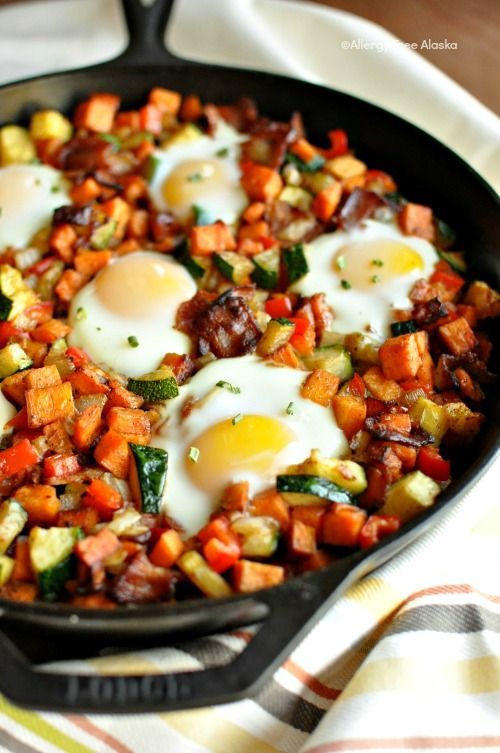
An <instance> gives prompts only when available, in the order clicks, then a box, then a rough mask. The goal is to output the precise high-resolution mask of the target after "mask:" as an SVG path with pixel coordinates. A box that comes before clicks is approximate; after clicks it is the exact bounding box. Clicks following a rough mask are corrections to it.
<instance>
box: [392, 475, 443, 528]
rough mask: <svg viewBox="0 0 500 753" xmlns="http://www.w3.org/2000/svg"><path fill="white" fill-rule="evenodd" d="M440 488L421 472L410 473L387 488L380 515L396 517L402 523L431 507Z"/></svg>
mask: <svg viewBox="0 0 500 753" xmlns="http://www.w3.org/2000/svg"><path fill="white" fill-rule="evenodd" d="M440 491H441V487H440V486H439V484H437V483H436V482H435V481H433V479H431V478H429V476H426V475H425V474H424V473H422V472H421V471H412V472H411V473H408V474H407V475H406V476H403V478H400V479H399V480H398V481H396V482H395V483H394V484H392V486H390V487H389V489H388V490H387V493H386V495H385V502H384V504H383V506H382V507H381V509H380V510H379V511H378V513H379V514H380V515H397V517H398V518H399V519H400V520H401V522H402V523H406V521H407V520H411V519H412V518H414V517H415V516H416V515H418V514H419V513H421V512H423V511H424V510H426V509H427V508H428V507H431V506H432V505H433V504H434V502H435V499H436V497H437V495H438V494H439V492H440Z"/></svg>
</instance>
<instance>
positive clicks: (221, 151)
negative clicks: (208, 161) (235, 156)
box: [215, 146, 229, 157]
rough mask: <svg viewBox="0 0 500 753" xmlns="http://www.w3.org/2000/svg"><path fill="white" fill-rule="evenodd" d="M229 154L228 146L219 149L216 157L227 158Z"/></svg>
mask: <svg viewBox="0 0 500 753" xmlns="http://www.w3.org/2000/svg"><path fill="white" fill-rule="evenodd" d="M228 154H229V149H228V147H227V146H224V147H222V149H218V150H217V151H216V152H215V156H216V157H227V156H228Z"/></svg>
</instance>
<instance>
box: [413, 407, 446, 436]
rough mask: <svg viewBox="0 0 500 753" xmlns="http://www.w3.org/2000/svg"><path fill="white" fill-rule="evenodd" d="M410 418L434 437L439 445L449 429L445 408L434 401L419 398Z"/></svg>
mask: <svg viewBox="0 0 500 753" xmlns="http://www.w3.org/2000/svg"><path fill="white" fill-rule="evenodd" d="M410 418H411V420H412V421H415V422H418V424H419V426H420V428H421V429H423V430H424V431H426V432H427V433H428V434H430V435H431V436H433V437H434V439H435V441H436V442H437V444H439V442H440V441H441V439H442V438H443V435H444V434H445V432H446V429H447V428H448V421H447V414H446V410H445V406H443V405H437V403H433V402H432V400H428V399H427V398H425V397H419V398H418V400H417V401H416V402H415V403H413V405H412V406H411V408H410Z"/></svg>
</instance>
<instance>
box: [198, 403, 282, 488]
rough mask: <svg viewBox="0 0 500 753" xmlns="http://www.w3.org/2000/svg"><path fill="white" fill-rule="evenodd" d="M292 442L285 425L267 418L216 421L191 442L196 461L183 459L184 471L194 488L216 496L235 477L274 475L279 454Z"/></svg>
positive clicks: (256, 417)
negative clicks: (194, 485) (196, 453)
mask: <svg viewBox="0 0 500 753" xmlns="http://www.w3.org/2000/svg"><path fill="white" fill-rule="evenodd" d="M295 439H296V435H295V433H294V432H293V431H292V430H291V429H290V428H289V427H288V426H286V425H285V424H283V423H282V422H281V421H279V420H278V419H276V418H270V417H269V416H256V415H244V416H242V417H241V418H240V417H239V416H238V417H236V418H233V419H227V420H226V421H220V422H219V423H217V424H214V425H213V426H211V427H210V428H209V429H207V430H206V431H204V432H203V433H202V434H200V435H199V436H198V437H197V438H196V439H195V440H194V442H193V446H195V447H197V448H198V450H199V454H198V461H197V462H196V463H193V461H192V460H190V459H189V457H187V458H186V466H187V470H188V473H189V475H190V477H191V479H192V481H193V483H194V484H196V486H198V487H199V488H200V489H203V490H204V491H207V492H210V493H213V494H216V493H218V492H220V491H221V488H222V487H223V486H225V485H226V484H228V483H230V482H231V481H232V480H233V479H234V477H235V475H236V474H238V475H244V474H245V473H252V474H256V475H259V476H260V477H262V476H272V475H273V474H275V473H276V472H277V471H278V470H279V468H276V462H277V459H278V456H279V453H281V451H282V450H284V449H285V447H287V446H288V445H289V444H291V443H292V442H294V441H295Z"/></svg>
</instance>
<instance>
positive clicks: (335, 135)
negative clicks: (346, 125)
mask: <svg viewBox="0 0 500 753" xmlns="http://www.w3.org/2000/svg"><path fill="white" fill-rule="evenodd" d="M328 138H329V139H330V144H331V146H330V149H328V157H329V158H330V159H332V158H333V157H341V156H342V155H343V154H346V153H347V151H348V149H349V141H348V138H347V133H346V132H345V131H342V130H341V129H336V130H334V131H328Z"/></svg>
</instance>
